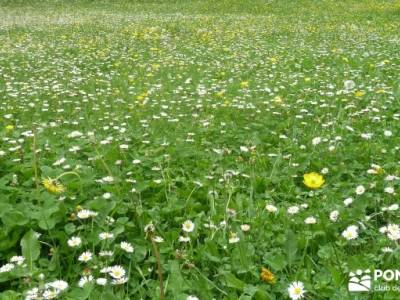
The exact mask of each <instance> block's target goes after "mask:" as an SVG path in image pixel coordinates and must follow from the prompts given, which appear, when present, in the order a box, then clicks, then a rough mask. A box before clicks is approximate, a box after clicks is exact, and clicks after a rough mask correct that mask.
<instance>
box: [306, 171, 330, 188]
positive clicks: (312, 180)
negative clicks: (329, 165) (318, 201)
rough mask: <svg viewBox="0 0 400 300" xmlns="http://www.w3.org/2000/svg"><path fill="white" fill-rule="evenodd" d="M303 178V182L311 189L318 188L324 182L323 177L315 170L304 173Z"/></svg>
mask: <svg viewBox="0 0 400 300" xmlns="http://www.w3.org/2000/svg"><path fill="white" fill-rule="evenodd" d="M303 179H304V181H303V183H304V184H305V185H306V186H307V187H309V188H311V189H318V188H320V187H321V186H322V185H323V184H324V183H325V179H324V177H323V176H322V175H320V174H318V173H316V172H311V173H306V174H304V175H303Z"/></svg>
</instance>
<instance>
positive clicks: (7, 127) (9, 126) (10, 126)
mask: <svg viewBox="0 0 400 300" xmlns="http://www.w3.org/2000/svg"><path fill="white" fill-rule="evenodd" d="M6 130H7V131H13V130H14V125H7V126H6Z"/></svg>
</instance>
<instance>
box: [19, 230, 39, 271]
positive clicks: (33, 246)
mask: <svg viewBox="0 0 400 300" xmlns="http://www.w3.org/2000/svg"><path fill="white" fill-rule="evenodd" d="M21 248H22V255H23V256H24V257H25V259H26V263H27V265H28V268H29V270H30V271H32V269H33V263H34V262H35V261H36V260H37V259H38V258H39V255H40V244H39V241H38V238H37V236H36V234H35V232H34V231H33V230H32V229H31V230H30V231H28V232H27V233H26V234H25V235H24V237H23V238H22V240H21Z"/></svg>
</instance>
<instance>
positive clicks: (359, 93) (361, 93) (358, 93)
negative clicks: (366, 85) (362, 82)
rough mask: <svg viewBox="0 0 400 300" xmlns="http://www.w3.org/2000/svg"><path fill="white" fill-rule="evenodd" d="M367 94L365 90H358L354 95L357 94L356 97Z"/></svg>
mask: <svg viewBox="0 0 400 300" xmlns="http://www.w3.org/2000/svg"><path fill="white" fill-rule="evenodd" d="M364 95H365V92H363V91H356V92H354V96H356V97H362V96H364Z"/></svg>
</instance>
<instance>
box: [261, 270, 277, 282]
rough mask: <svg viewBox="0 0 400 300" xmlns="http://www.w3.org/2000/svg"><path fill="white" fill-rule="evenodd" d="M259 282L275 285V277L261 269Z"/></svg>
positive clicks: (268, 271)
mask: <svg viewBox="0 0 400 300" xmlns="http://www.w3.org/2000/svg"><path fill="white" fill-rule="evenodd" d="M260 276H261V280H262V281H265V282H267V283H270V284H274V283H276V278H275V275H274V274H273V273H272V272H271V271H270V270H268V269H267V268H261V274H260Z"/></svg>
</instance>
